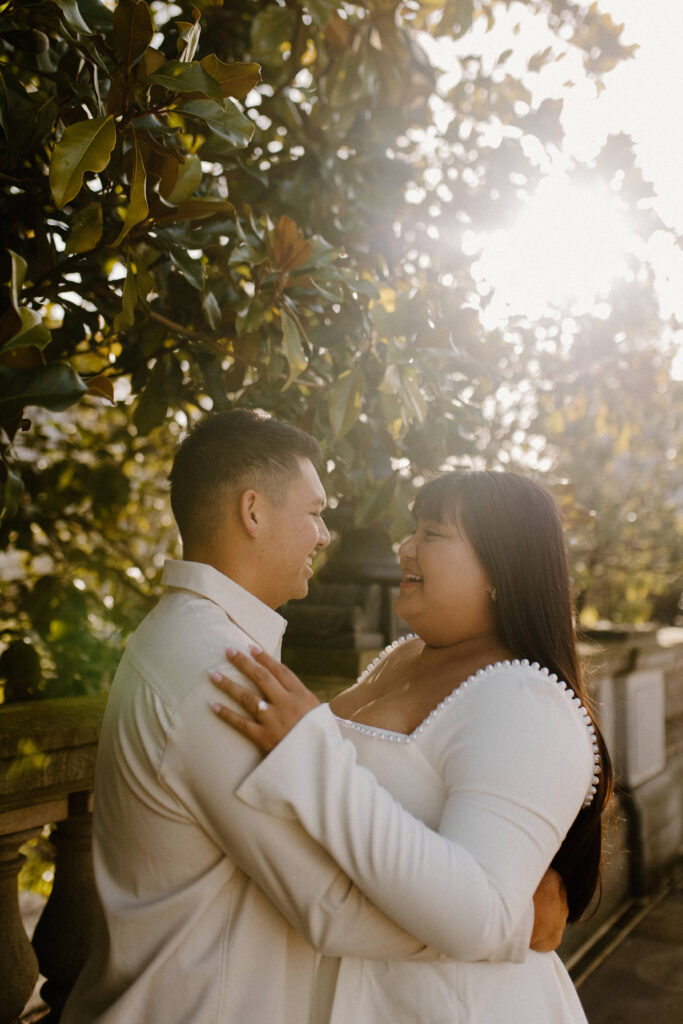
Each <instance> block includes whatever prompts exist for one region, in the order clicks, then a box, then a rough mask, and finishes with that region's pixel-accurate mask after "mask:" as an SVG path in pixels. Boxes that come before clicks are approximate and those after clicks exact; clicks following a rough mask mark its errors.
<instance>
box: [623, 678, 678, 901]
mask: <svg viewBox="0 0 683 1024" xmlns="http://www.w3.org/2000/svg"><path fill="white" fill-rule="evenodd" d="M644 660H645V659H644ZM618 684H619V688H620V690H621V693H620V694H619V697H620V700H619V702H618V712H617V722H616V744H615V746H616V758H615V760H616V768H617V776H618V779H619V781H620V784H621V786H622V788H623V792H624V797H625V800H626V802H627V805H628V808H629V812H630V813H629V817H630V819H631V835H630V837H629V838H630V842H631V844H632V847H633V853H634V861H633V865H634V879H633V882H634V887H635V890H636V892H646V891H649V890H651V889H652V888H653V887H654V886H655V885H656V884H657V881H658V877H659V874H660V872H661V871H662V869H664V868H665V867H666V866H667V865H669V864H671V863H672V861H673V860H674V859H675V857H676V854H677V852H678V849H679V845H680V842H681V831H682V827H681V826H682V823H681V806H680V797H679V794H678V792H677V787H676V784H675V781H674V779H673V777H672V775H671V771H670V770H669V768H668V766H667V761H666V706H665V685H664V673H663V670H662V668H661V667H660V666H659V665H657V664H653V665H652V666H651V667H649V666H648V667H643V668H640V667H637V668H636V671H633V672H629V673H628V674H626V675H624V676H622V677H621V679H619V680H618Z"/></svg>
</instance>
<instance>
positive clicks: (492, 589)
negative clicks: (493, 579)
mask: <svg viewBox="0 0 683 1024" xmlns="http://www.w3.org/2000/svg"><path fill="white" fill-rule="evenodd" d="M489 594H490V595H491V600H492V601H495V600H496V588H495V587H491V589H490V590H489Z"/></svg>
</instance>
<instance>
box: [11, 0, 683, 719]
mask: <svg viewBox="0 0 683 1024" xmlns="http://www.w3.org/2000/svg"><path fill="white" fill-rule="evenodd" d="M511 6H512V0H510V2H507V0H498V2H497V3H496V2H493V0H492V2H486V0H476V2H475V0H401V2H397V0H366V2H359V3H353V4H347V3H340V2H338V0H307V2H298V0H287V2H277V0H230V2H227V0H225V2H223V0H195V2H194V3H185V2H179V3H176V4H168V3H161V2H151V3H146V2H145V0H120V2H119V3H118V4H114V3H107V4H105V3H102V2H100V0H21V2H19V0H4V2H0V168H1V171H0V183H1V184H2V186H3V187H2V192H1V194H0V231H1V232H2V236H3V245H2V253H1V254H0V271H1V277H2V280H3V282H4V283H5V284H6V285H7V288H6V291H5V293H4V295H3V296H2V298H1V299H0V301H1V302H2V307H0V316H1V319H0V424H1V429H2V433H0V459H1V461H0V497H2V504H3V509H4V512H3V518H2V521H1V522H0V580H1V581H2V593H1V595H0V614H1V616H2V621H3V623H4V626H3V629H2V633H1V634H0V649H1V651H2V653H0V685H2V683H3V682H4V692H5V699H7V700H13V699H26V698H30V697H34V696H41V695H42V696H48V695H50V696H53V695H60V694H67V693H69V694H71V693H78V694H81V693H91V692H95V691H97V690H98V689H100V688H101V687H102V686H104V685H106V683H107V681H108V680H109V679H110V677H111V674H112V670H113V667H114V665H115V663H116V661H117V659H118V656H119V654H120V650H121V646H122V643H123V640H124V638H125V636H126V634H127V633H128V632H129V631H130V629H131V628H132V627H133V626H134V624H135V623H136V622H137V621H139V619H140V617H141V615H142V614H143V613H144V611H145V610H146V609H147V608H148V607H149V605H150V602H151V600H152V599H153V595H154V593H155V585H156V583H157V581H158V577H159V572H160V569H161V565H162V564H163V559H164V556H165V555H166V554H171V555H173V554H175V555H177V554H178V548H177V539H176V534H175V530H174V528H173V524H172V521H171V518H170V512H169V508H168V502H167V493H166V477H167V473H168V468H169V465H170V459H171V457H172V452H173V448H174V446H175V444H176V442H177V440H178V438H179V436H180V435H181V433H182V431H183V430H184V429H185V427H186V426H187V424H188V423H190V422H192V421H193V420H195V419H196V417H197V416H199V415H201V414H202V413H203V412H204V411H206V410H208V409H211V408H213V409H226V408H231V407H233V406H235V405H237V406H250V407H258V408H262V409H265V410H267V411H269V412H271V413H273V414H275V415H277V416H281V417H282V418H284V419H287V420H289V421H291V422H294V423H296V424H298V425H300V426H302V427H303V428H304V429H306V430H308V431H310V432H311V433H313V434H315V435H316V436H317V437H318V438H319V439H320V440H321V443H322V444H323V447H324V449H325V452H326V455H327V458H328V469H329V475H328V479H327V480H326V484H327V486H328V490H329V493H330V495H331V496H332V497H333V499H340V500H342V501H343V502H345V503H347V504H349V505H351V506H352V507H353V509H354V513H355V517H356V522H357V523H358V524H360V525H370V524H374V523H380V524H383V525H387V526H389V524H391V526H390V529H391V531H392V537H393V539H394V540H396V539H398V538H399V537H400V536H401V535H402V534H403V533H404V532H405V528H406V525H407V508H408V503H409V501H410V498H411V495H412V494H413V493H414V487H415V484H416V482H419V481H420V479H421V478H422V477H423V476H424V475H426V474H428V473H430V472H433V471H434V470H435V469H436V468H437V467H439V466H440V465H442V464H443V463H444V462H445V460H446V459H450V460H452V461H454V462H456V463H459V464H474V465H477V466H480V465H481V466H483V465H487V466H493V467H507V468H515V467H517V468H520V467H521V468H522V469H523V470H524V471H525V472H532V473H536V474H538V475H539V477H541V478H542V479H543V480H544V481H545V482H546V484H547V485H548V486H550V487H551V488H552V489H554V490H555V493H556V494H557V495H558V497H559V498H560V500H561V501H562V503H563V506H564V508H565V511H566V515H567V522H568V527H569V531H570V545H571V553H572V559H573V565H574V573H575V580H576V584H577V593H578V597H579V603H580V607H581V609H582V614H583V617H584V621H585V622H586V623H589V624H592V623H594V622H595V621H596V620H598V619H609V620H612V621H617V622H629V621H636V622H641V621H647V620H648V619H651V618H656V619H658V620H660V621H664V622H671V621H674V619H675V617H676V615H677V614H678V610H677V602H678V598H679V594H680V583H679V581H678V580H677V570H678V569H679V568H680V565H681V553H682V552H681V547H682V542H681V533H680V521H679V520H678V519H677V516H679V515H680V513H679V511H678V505H677V498H678V499H680V490H681V482H680V479H677V478H676V476H675V473H674V471H673V467H674V466H675V459H676V452H677V449H678V447H679V446H680V433H679V434H678V437H677V436H676V432H677V431H679V432H680V424H681V422H682V421H683V417H682V416H681V392H680V387H678V386H674V384H673V382H672V380H671V376H670V366H671V359H672V348H671V345H672V342H671V337H672V333H673V328H674V327H675V326H676V325H672V323H671V322H667V321H665V320H664V319H663V318H662V316H661V314H660V308H659V305H658V302H657V298H656V295H655V286H654V278H653V274H652V271H651V268H649V267H648V266H647V265H646V264H644V263H642V262H640V261H639V260H638V259H637V258H636V257H635V256H632V257H631V265H630V268H629V280H628V282H626V283H624V282H622V283H621V284H620V285H615V286H614V288H613V291H612V293H611V294H610V295H609V296H608V297H606V303H607V305H606V307H605V308H606V309H607V313H605V309H604V308H603V310H602V311H601V312H600V313H599V315H598V314H595V313H590V314H589V313H586V314H585V315H583V316H581V317H578V318H574V319H573V320H572V322H571V326H570V328H568V327H567V314H566V311H562V310H561V309H559V310H557V311H556V312H555V313H553V314H552V315H550V314H549V315H548V316H547V317H546V318H545V319H542V320H540V321H533V322H532V321H530V320H528V319H525V318H524V317H522V316H517V317H513V318H512V319H511V320H510V321H509V322H508V323H507V324H506V326H505V327H503V326H500V327H493V328H492V327H491V326H490V325H488V326H484V324H485V323H486V315H485V314H486V307H487V302H488V297H487V292H486V289H485V288H482V287H481V286H480V285H478V282H477V280H476V275H475V274H473V270H472V267H473V263H474V262H475V260H476V253H474V252H471V251H470V248H468V245H467V244H466V237H467V235H468V233H470V232H472V231H478V232H482V231H486V230H490V229H492V228H496V227H504V226H505V225H506V223H507V222H508V220H509V218H511V217H512V216H513V214H514V211H515V210H516V209H517V205H518V200H519V196H520V194H524V193H526V194H528V193H530V192H532V191H533V189H534V187H535V185H536V184H537V183H538V181H539V179H540V177H541V175H542V168H543V163H544V159H546V158H547V157H549V156H550V155H552V154H553V153H554V152H556V151H557V149H558V147H560V146H561V142H562V126H561V121H560V115H561V107H562V103H561V100H556V99H546V100H544V101H542V102H540V103H539V104H537V105H535V106H534V103H533V101H532V97H531V93H530V91H529V89H528V88H527V85H526V84H525V82H524V81H523V76H520V75H516V74H514V73H513V72H512V71H510V70H509V69H508V67H507V64H508V61H509V58H510V53H511V51H509V50H508V51H505V52H501V53H500V54H499V55H498V57H497V60H495V61H493V62H492V61H491V60H486V61H484V60H483V59H482V57H481V56H478V55H477V54H476V53H475V52H473V53H472V54H471V55H467V56H465V57H462V56H460V57H458V58H456V57H453V58H452V60H453V68H452V69H451V70H453V71H455V70H457V71H458V72H459V74H457V75H456V76H455V79H454V78H453V76H451V77H450V78H449V83H451V84H448V85H446V86H445V85H444V84H443V82H444V79H443V76H441V75H440V73H439V71H438V69H437V66H436V61H435V59H434V57H433V49H432V46H433V44H434V43H435V42H438V41H439V40H440V39H454V40H457V39H461V40H466V39H467V33H468V31H469V30H470V29H471V27H472V24H473V22H475V21H478V20H481V19H484V20H487V21H488V23H489V24H493V19H494V12H495V9H496V7H511ZM526 6H527V7H529V8H533V9H534V10H535V11H537V12H538V15H539V16H540V17H543V18H544V19H545V20H546V21H547V24H548V28H549V30H550V32H551V33H552V38H553V40H554V42H553V45H552V46H551V47H548V48H547V49H544V50H543V51H541V52H538V53H535V52H530V53H529V55H528V59H527V69H526V70H527V71H530V72H536V71H538V70H539V69H541V68H542V67H543V66H544V65H545V64H548V63H550V62H553V61H557V60H560V59H562V55H563V54H566V53H567V52H568V51H572V52H575V51H576V52H579V53H580V54H581V55H582V58H583V60H582V64H583V72H582V73H583V74H584V75H586V76H588V77H590V78H593V79H595V80H596V81H599V80H600V79H601V76H603V75H605V74H607V73H608V72H609V71H610V69H611V68H612V67H613V66H614V65H615V64H616V63H617V62H618V61H620V60H623V59H628V58H629V56H630V53H631V50H630V48H628V47H624V46H622V44H621V43H620V29H619V27H618V26H615V25H614V23H613V22H612V21H611V19H610V18H609V17H608V16H606V15H603V14H601V13H600V11H599V8H598V6H597V5H592V6H591V7H590V8H587V7H586V6H584V5H582V4H579V3H575V2H572V0H528V2H527V4H526ZM520 45H521V43H520ZM454 80H455V83H456V84H452V82H453V81H454ZM570 176H573V177H574V178H576V180H577V181H582V180H585V179H586V178H588V179H590V180H591V182H593V183H594V184H596V183H597V184H602V186H603V187H604V188H605V189H608V190H609V189H612V190H614V189H615V188H616V187H617V186H616V185H615V181H617V179H618V189H619V194H620V199H621V201H622V202H623V204H624V207H625V208H626V209H629V210H630V211H631V212H632V214H633V215H634V217H635V218H636V222H637V224H638V230H639V232H640V234H641V236H642V237H643V238H647V237H648V236H649V235H650V234H652V232H654V231H656V230H660V229H662V228H663V227H664V225H662V224H661V222H660V221H659V219H658V218H657V216H656V214H655V213H654V212H653V211H652V209H651V208H650V207H648V206H647V204H645V205H644V204H643V202H642V200H643V197H647V196H648V194H649V192H650V191H651V190H650V189H649V186H648V184H647V182H644V181H643V178H642V175H641V173H640V171H639V169H638V167H637V165H636V163H635V159H634V155H633V150H632V148H631V147H630V146H629V144H628V140H626V139H624V138H623V137H616V138H614V137H613V138H611V139H610V140H608V143H607V144H606V146H605V148H604V150H603V152H602V153H601V154H600V156H599V158H598V159H597V160H596V161H595V162H594V163H593V164H592V165H591V166H589V167H581V166H574V167H573V168H571V169H570ZM567 332H569V334H568V333H567ZM569 336H570V341H567V338H568V337H569ZM333 503H334V501H333Z"/></svg>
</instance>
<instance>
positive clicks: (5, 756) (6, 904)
mask: <svg viewBox="0 0 683 1024" xmlns="http://www.w3.org/2000/svg"><path fill="white" fill-rule="evenodd" d="M104 703H105V698H103V697H85V698H75V699H65V700H50V701H42V702H32V703H26V704H13V705H8V706H7V707H2V708H0V1024H10V1022H12V1021H15V1020H16V1019H17V1018H18V1016H19V1015H20V1014H21V1012H22V1010H23V1009H24V1006H25V1004H26V1002H27V1000H28V999H29V997H30V996H31V993H32V992H33V988H34V986H35V984H36V981H37V980H38V976H39V973H40V974H42V975H43V976H44V977H45V978H46V979H47V980H46V982H45V984H44V985H43V987H42V989H41V995H42V997H43V999H44V1000H45V1002H46V1003H47V1005H48V1006H49V1007H51V1010H52V1012H51V1014H50V1016H49V1017H48V1018H47V1020H50V1021H54V1022H56V1021H58V1020H59V1015H60V1013H61V1009H62V1007H63V1005H64V1002H65V1001H66V997H67V995H68V993H69V991H70V990H71V987H72V985H73V983H74V981H75V979H76V976H77V974H78V972H79V971H80V969H81V966H82V964H83V961H84V959H85V956H86V953H87V951H88V949H89V947H90V941H91V936H92V932H93V928H94V926H95V923H96V919H97V914H98V912H99V906H98V902H97V896H96V892H95V886H94V880H93V873H92V857H91V851H90V834H91V817H92V815H91V810H92V807H91V794H92V786H93V775H94V767H95V752H96V750H97V740H98V737H99V731H100V723H101V720H102V712H103V710H104ZM45 825H54V826H55V828H54V829H53V831H52V834H51V836H50V841H51V843H52V844H53V845H54V848H55V853H56V857H55V874H54V884H53V887H52V893H51V896H50V898H49V900H48V902H47V904H46V905H45V909H44V910H43V913H42V914H41V917H40V920H39V922H38V925H37V927H36V930H35V932H34V935H33V942H32V943H30V942H29V940H28V937H27V935H26V932H25V930H24V926H23V924H22V921H21V917H20V913H19V903H18V895H17V875H18V873H19V870H20V868H21V865H22V863H23V860H24V858H23V856H22V855H21V854H20V852H19V849H20V847H21V846H22V845H23V844H24V843H25V842H26V841H27V840H28V839H30V838H32V837H33V836H36V835H39V834H40V832H41V831H42V829H43V827H44V826H45Z"/></svg>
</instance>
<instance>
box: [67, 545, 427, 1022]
mask: <svg viewBox="0 0 683 1024" xmlns="http://www.w3.org/2000/svg"><path fill="white" fill-rule="evenodd" d="M162 582H163V584H164V585H165V586H166V588H167V589H166V593H165V594H164V596H163V597H162V598H161V600H160V601H159V603H158V604H157V606H156V607H155V608H154V609H153V611H152V612H150V614H149V615H148V616H147V617H146V618H145V619H144V620H143V622H142V623H141V625H140V626H139V628H138V629H137V630H136V632H135V633H134V634H133V635H132V636H131V637H130V639H129V640H128V644H127V647H126V651H125V654H124V656H123V659H122V661H121V664H120V666H119V669H118V671H117V674H116V677H115V679H114V682H113V685H112V689H111V693H110V697H109V702H108V705H107V711H106V714H105V717H104V722H103V726H102V734H101V739H100V745H99V750H98V757H97V770H96V779H95V814H94V829H93V855H94V864H95V873H96V878H97V885H98V889H99V892H100V896H101V901H102V905H103V909H104V921H105V929H104V931H103V933H102V934H101V935H100V936H99V937H98V940H97V943H96V945H95V948H94V949H93V951H92V954H91V956H90V959H89V961H88V963H87V964H86V967H85V968H84V970H83V972H82V974H81V976H80V978H79V981H78V982H77V984H76V987H75V989H74V991H73V993H72V996H71V998H70V1000H69V1002H68V1003H67V1007H66V1009H65V1011H64V1015H63V1017H62V1024H94V1022H98V1024H155V1022H158V1024H308V1022H309V1021H311V1022H312V1024H317V1022H315V1021H314V1020H313V1018H314V1016H315V1013H314V1011H312V1010H311V997H312V990H313V981H314V976H315V970H316V952H315V950H319V951H321V952H323V953H326V954H328V955H331V956H343V955H346V954H353V955H354V956H357V957H366V958H373V959H399V958H404V957H415V958H418V959H422V958H434V957H435V956H436V955H437V954H435V953H434V952H431V951H426V950H425V949H424V947H423V946H421V944H420V943H419V942H418V941H417V940H416V939H413V938H411V937H410V936H408V935H407V934H406V933H405V932H404V931H402V930H401V929H400V928H399V927H398V926H397V925H395V924H393V923H392V922H391V921H389V919H388V918H386V917H384V916H383V915H382V914H381V913H380V912H379V911H378V910H376V909H375V908H374V907H373V906H372V905H371V904H370V903H369V902H368V901H367V899H366V898H365V897H364V896H362V895H361V893H360V892H359V891H358V890H357V889H356V888H354V887H353V886H352V885H351V883H350V882H349V880H348V878H347V876H346V875H345V874H343V873H342V872H341V871H340V869H339V868H338V867H337V865H336V864H335V863H334V861H332V860H331V858H330V857H329V855H328V854H326V853H325V852H324V851H323V849H322V848H321V847H320V846H318V845H317V843H315V842H314V841H313V840H312V839H310V838H309V837H308V836H307V835H306V833H305V832H304V831H303V829H302V828H301V827H300V826H299V825H298V824H297V823H296V822H294V821H288V820H285V819H282V818H275V817H270V816H269V815H267V814H264V813H262V812H260V811H258V810H255V809H253V808H251V807H249V806H247V804H245V803H244V802H242V801H241V800H239V799H238V798H237V797H236V796H235V790H236V789H237V788H238V787H239V785H240V783H241V782H242V781H243V780H244V779H245V778H246V777H247V776H248V775H249V774H250V772H251V771H252V770H253V769H254V767H255V766H256V764H257V763H258V761H259V759H260V754H259V753H258V751H257V750H256V749H255V747H254V746H253V745H252V744H251V743H250V742H249V741H248V740H246V739H245V738H244V737H243V736H241V735H240V734H239V733H237V732H234V731H232V730H230V729H227V728H226V727H225V725H224V724H223V723H222V722H221V721H219V720H218V719H217V718H216V717H215V716H214V715H213V714H212V712H211V711H210V709H209V706H208V705H209V702H210V701H212V700H215V699H216V690H215V688H214V687H213V686H212V685H211V683H210V681H209V672H210V671H211V670H212V669H220V670H221V671H225V670H226V668H228V663H227V662H226V659H225V648H226V647H227V646H233V647H236V648H238V649H241V650H245V651H246V650H248V647H249V645H250V644H253V643H256V644H259V645H260V646H261V647H263V649H264V650H266V651H268V652H269V653H271V654H273V655H274V656H276V657H277V656H279V654H280V646H281V642H282V635H283V633H284V628H285V621H284V619H283V618H282V617H281V616H280V615H278V614H277V613H276V612H274V611H273V610H272V609H270V608H268V607H266V606H265V605H264V604H262V603H261V602H260V601H259V600H257V598H255V597H254V596H253V595H252V594H250V593H248V592H246V591H245V590H244V589H243V588H241V587H239V586H238V585H237V584H236V583H234V582H233V581H232V580H230V579H228V578H227V577H226V576H224V575H223V574H222V573H220V572H218V571H217V570H216V569H213V568H212V567H210V566H208V565H204V564H199V563H194V562H181V561H178V562H168V563H167V564H166V567H165V569H164V575H163V581H162ZM231 671H234V670H231ZM301 771H302V772H307V771H308V768H307V766H306V765H305V764H302V765H301ZM378 870H381V867H378ZM370 881H371V880H370Z"/></svg>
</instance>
